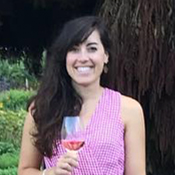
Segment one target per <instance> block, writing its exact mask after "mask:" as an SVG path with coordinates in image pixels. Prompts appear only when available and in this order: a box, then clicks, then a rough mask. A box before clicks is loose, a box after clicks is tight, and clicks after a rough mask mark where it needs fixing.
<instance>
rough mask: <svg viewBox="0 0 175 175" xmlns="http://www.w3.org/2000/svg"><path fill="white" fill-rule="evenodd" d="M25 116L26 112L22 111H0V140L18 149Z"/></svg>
mask: <svg viewBox="0 0 175 175" xmlns="http://www.w3.org/2000/svg"><path fill="white" fill-rule="evenodd" d="M25 116H26V111H25V110H22V109H21V110H20V111H18V112H14V111H10V110H9V111H2V110H0V133H1V134H0V140H1V141H3V142H10V143H12V144H13V145H14V146H16V147H18V146H19V145H20V142H21V133H22V128H23V123H24V118H25Z"/></svg>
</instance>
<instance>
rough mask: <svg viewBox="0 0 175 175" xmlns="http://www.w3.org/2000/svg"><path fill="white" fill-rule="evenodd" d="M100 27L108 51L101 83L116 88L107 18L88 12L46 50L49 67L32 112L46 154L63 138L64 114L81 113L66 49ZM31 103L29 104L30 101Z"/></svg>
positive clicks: (66, 27) (38, 140)
mask: <svg viewBox="0 0 175 175" xmlns="http://www.w3.org/2000/svg"><path fill="white" fill-rule="evenodd" d="M94 30H97V31H98V32H99V34H100V38H101V42H102V44H103V46H104V48H105V51H106V52H107V53H108V54H109V63H108V65H107V66H108V69H109V71H108V73H107V74H105V73H102V75H101V81H100V82H101V85H102V86H104V87H110V88H113V84H114V83H113V79H112V74H113V70H114V69H113V68H112V65H114V64H113V63H112V59H111V58H112V52H111V48H112V42H111V39H110V35H109V31H108V30H107V28H106V26H105V22H104V21H103V20H102V19H101V18H99V17H95V16H85V17H81V18H77V19H74V20H71V21H69V22H67V23H66V24H65V25H64V27H63V29H62V30H61V32H60V34H59V36H58V37H57V38H56V40H55V41H54V43H53V45H52V46H51V48H50V49H49V51H48V52H47V60H46V67H45V70H44V74H43V78H42V81H41V84H40V87H39V90H38V92H37V95H36V96H34V97H33V98H32V101H33V104H34V105H33V108H32V114H33V118H34V122H35V126H36V128H35V132H32V133H31V134H32V136H33V138H34V143H35V146H36V147H37V148H38V150H39V151H40V152H41V153H42V154H43V155H45V156H48V157H51V156H52V155H53V154H54V153H53V148H55V147H56V144H57V143H58V142H59V141H60V131H61V125H62V121H63V117H64V116H66V115H78V114H79V113H80V110H81V106H82V103H83V101H82V98H81V97H80V96H79V94H78V93H77V92H76V91H75V89H74V88H73V87H72V83H71V78H70V76H69V75H68V73H67V70H66V55H67V52H68V51H69V50H70V49H71V48H72V47H73V46H74V45H78V44H80V43H82V42H83V41H85V40H86V39H87V38H88V36H89V35H90V34H91V33H92V32H93V31H94ZM29 105H30V104H29Z"/></svg>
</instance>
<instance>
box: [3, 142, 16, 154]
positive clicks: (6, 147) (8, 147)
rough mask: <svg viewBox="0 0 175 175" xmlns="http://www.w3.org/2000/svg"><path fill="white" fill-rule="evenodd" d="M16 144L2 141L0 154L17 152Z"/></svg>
mask: <svg viewBox="0 0 175 175" xmlns="http://www.w3.org/2000/svg"><path fill="white" fill-rule="evenodd" d="M15 150H16V149H15V148H14V145H13V144H12V143H9V142H0V156H1V155H2V154H5V153H13V152H15Z"/></svg>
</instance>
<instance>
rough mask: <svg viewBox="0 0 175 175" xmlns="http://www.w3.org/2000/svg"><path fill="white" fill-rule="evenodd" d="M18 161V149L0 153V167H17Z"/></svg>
mask: <svg viewBox="0 0 175 175" xmlns="http://www.w3.org/2000/svg"><path fill="white" fill-rule="evenodd" d="M18 161H19V151H18V152H17V151H16V152H13V153H5V154H2V155H1V156H0V169H7V168H11V167H17V166H18Z"/></svg>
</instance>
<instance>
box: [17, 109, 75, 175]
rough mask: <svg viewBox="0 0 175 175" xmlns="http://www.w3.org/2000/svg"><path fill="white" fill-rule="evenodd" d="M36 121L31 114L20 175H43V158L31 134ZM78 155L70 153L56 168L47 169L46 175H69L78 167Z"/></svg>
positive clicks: (22, 154)
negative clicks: (41, 167)
mask: <svg viewBox="0 0 175 175" xmlns="http://www.w3.org/2000/svg"><path fill="white" fill-rule="evenodd" d="M34 128H35V125H34V120H33V117H32V115H31V113H30V112H29V113H28V115H27V117H26V120H25V124H24V129H23V136H22V144H21V153H20V161H19V165H18V175H42V173H43V172H42V171H40V165H41V161H42V159H43V156H42V155H41V154H40V153H39V151H38V150H37V148H36V147H35V146H34V145H33V143H32V142H33V141H32V140H33V138H32V136H31V135H30V133H31V132H32V131H33V130H34ZM77 156H78V155H77V154H75V153H74V152H68V153H66V154H65V155H62V156H61V157H60V159H59V160H58V163H57V165H56V167H52V168H50V169H47V170H46V172H45V175H68V174H70V172H71V171H72V170H73V167H76V166H78V160H77Z"/></svg>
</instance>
